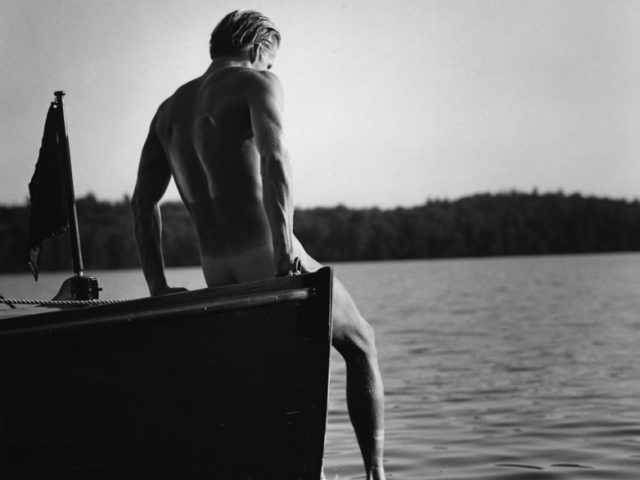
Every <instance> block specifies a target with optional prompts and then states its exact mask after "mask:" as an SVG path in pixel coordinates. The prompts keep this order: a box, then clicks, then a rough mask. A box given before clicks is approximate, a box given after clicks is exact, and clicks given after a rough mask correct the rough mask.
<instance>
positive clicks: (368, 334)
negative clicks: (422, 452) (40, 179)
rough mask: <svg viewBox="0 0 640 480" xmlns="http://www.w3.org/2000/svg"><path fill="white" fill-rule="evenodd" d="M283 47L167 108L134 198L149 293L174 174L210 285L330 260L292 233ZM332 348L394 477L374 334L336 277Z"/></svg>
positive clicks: (233, 59)
mask: <svg viewBox="0 0 640 480" xmlns="http://www.w3.org/2000/svg"><path fill="white" fill-rule="evenodd" d="M276 52H277V47H268V46H267V47H264V46H262V45H261V46H254V48H252V49H249V50H247V51H246V52H244V53H243V54H240V55H234V56H227V57H219V58H216V59H215V60H214V61H213V62H212V63H211V65H210V66H209V68H208V69H207V70H206V72H205V73H204V74H203V75H202V76H200V77H198V78H196V79H194V80H192V81H190V82H188V83H186V84H185V85H183V86H182V87H180V88H179V89H178V90H177V91H176V92H175V93H174V95H172V96H171V97H170V98H169V99H167V100H166V101H165V102H163V103H162V105H160V107H159V109H158V111H157V113H156V115H155V117H154V119H153V121H152V123H151V128H150V130H149V135H148V137H147V140H146V142H145V144H144V147H143V150H142V155H141V159H140V166H139V170H138V179H137V182H136V187H135V190H134V194H133V197H132V208H133V213H134V222H135V231H136V240H137V243H138V249H139V253H140V259H141V262H142V267H143V271H144V274H145V278H146V280H147V283H148V285H149V290H150V293H151V295H162V294H165V293H169V292H172V291H178V290H181V289H176V288H171V287H169V286H168V285H167V281H166V278H165V274H164V261H163V256H162V245H161V234H160V232H161V223H160V212H159V208H158V203H159V201H160V199H161V198H162V196H163V195H164V193H165V191H166V188H167V186H168V184H169V181H170V179H171V177H172V176H173V178H174V180H175V183H176V186H177V188H178V191H179V192H180V195H181V197H182V200H183V201H184V203H185V205H186V206H187V209H188V210H189V213H190V215H191V218H192V219H193V222H194V225H195V228H196V231H197V234H198V240H199V246H200V257H201V260H202V268H203V272H204V276H205V280H206V282H207V285H208V286H210V287H213V286H218V285H226V284H230V283H238V282H247V281H252V280H259V279H266V278H273V277H274V276H276V275H286V274H287V273H289V272H290V271H291V270H292V264H293V262H294V260H295V259H296V258H298V259H299V260H300V262H301V266H302V271H303V272H313V271H316V270H317V269H319V268H320V267H321V265H320V264H319V263H318V262H317V261H316V260H314V259H313V258H311V256H309V255H308V254H307V252H306V251H305V250H304V248H303V247H302V245H301V244H300V242H299V241H298V240H297V239H296V238H295V236H294V235H293V202H292V200H291V186H290V168H289V158H288V155H287V152H286V150H285V147H284V145H283V142H282V107H283V98H282V88H281V86H280V83H279V81H278V79H277V77H276V76H275V75H273V74H272V73H271V72H269V69H270V68H271V65H272V64H273V62H274V60H275V56H276ZM333 302H334V304H333V338H332V344H333V346H334V347H335V348H336V349H337V350H338V351H339V352H340V354H341V355H342V356H343V358H344V359H345V362H346V366H347V404H348V408H349V414H350V418H351V422H352V424H353V427H354V430H355V432H356V437H357V439H358V444H359V446H360V451H361V452H362V457H363V461H364V466H365V470H366V473H367V479H375V480H381V479H384V478H385V475H384V468H383V465H382V459H383V456H382V455H383V442H384V430H383V428H384V427H383V424H384V423H383V422H384V418H383V417H384V400H383V388H382V381H381V377H380V372H379V368H378V363H377V353H376V348H375V340H374V334H373V330H372V328H371V326H370V325H369V324H368V323H367V322H366V321H365V320H364V318H362V316H361V315H360V312H359V311H358V309H357V307H356V305H355V303H354V302H353V300H352V298H351V296H350V295H349V293H348V292H347V290H346V289H345V288H344V286H343V285H342V284H341V283H340V281H338V280H337V279H336V280H335V281H334V293H333Z"/></svg>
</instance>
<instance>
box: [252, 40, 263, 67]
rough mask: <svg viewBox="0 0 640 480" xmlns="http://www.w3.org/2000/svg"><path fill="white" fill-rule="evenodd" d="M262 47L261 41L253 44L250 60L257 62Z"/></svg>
mask: <svg viewBox="0 0 640 480" xmlns="http://www.w3.org/2000/svg"><path fill="white" fill-rule="evenodd" d="M261 47H262V45H260V44H259V43H254V44H253V45H251V50H249V61H250V62H251V63H255V62H256V60H258V57H259V55H260V49H261Z"/></svg>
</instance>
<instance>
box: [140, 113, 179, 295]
mask: <svg viewBox="0 0 640 480" xmlns="http://www.w3.org/2000/svg"><path fill="white" fill-rule="evenodd" d="M155 128H156V118H155V117H154V119H153V121H152V122H151V128H150V129H149V135H148V136H147V140H146V141H145V143H144V147H142V155H141V156H140V165H139V167H138V179H137V181H136V186H135V189H134V191H133V197H132V198H131V208H132V210H133V222H134V227H135V235H136V242H137V245H138V253H139V255H140V262H141V263H142V271H143V272H144V277H145V279H146V280H147V285H148V286H149V292H150V293H151V295H153V296H155V295H162V294H163V293H167V292H168V291H170V289H169V287H168V285H167V280H166V277H165V275H164V257H163V255H162V222H161V219H160V208H159V206H158V202H160V199H161V198H162V196H163V195H164V192H165V191H166V190H167V186H168V185H169V180H171V170H170V169H169V163H168V162H167V158H166V156H165V154H164V151H163V149H162V145H160V141H159V140H158V137H157V135H156V132H155Z"/></svg>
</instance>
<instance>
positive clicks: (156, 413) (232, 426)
mask: <svg viewBox="0 0 640 480" xmlns="http://www.w3.org/2000/svg"><path fill="white" fill-rule="evenodd" d="M331 284H332V272H331V269H329V268H323V269H321V270H319V271H318V272H316V273H312V274H300V275H291V276H288V277H283V278H277V279H272V280H265V281H259V282H252V283H247V284H238V285H229V286H224V287H219V288H209V289H202V290H196V291H189V292H183V293H174V294H169V295H165V296H160V297H150V298H142V299H136V300H130V301H124V302H118V303H112V304H104V305H94V304H95V303H99V301H94V302H93V303H92V302H91V301H88V302H84V303H82V302H79V304H82V305H84V304H90V305H92V306H73V307H56V308H44V307H33V306H30V307H22V306H18V307H16V308H14V309H9V307H8V306H4V305H2V304H0V310H1V311H2V315H0V478H2V479H3V480H22V479H35V478H38V479H65V480H74V479H95V480H103V479H105V480H106V479H119V480H120V479H124V480H128V479H136V480H143V479H154V480H155V479H172V480H174V479H205V478H206V479H225V480H226V479H229V480H236V479H237V480H250V479H251V480H275V479H278V480H294V479H296V480H311V479H313V480H317V479H319V478H321V475H322V473H321V472H322V459H323V451H324V439H325V428H326V419H327V395H328V382H329V353H330V341H331V291H332V290H331Z"/></svg>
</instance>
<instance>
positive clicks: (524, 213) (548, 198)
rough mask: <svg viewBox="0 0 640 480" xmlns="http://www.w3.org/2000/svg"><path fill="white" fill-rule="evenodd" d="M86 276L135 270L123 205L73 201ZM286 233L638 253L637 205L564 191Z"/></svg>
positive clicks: (1, 264) (350, 249) (329, 211)
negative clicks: (91, 271) (89, 271)
mask: <svg viewBox="0 0 640 480" xmlns="http://www.w3.org/2000/svg"><path fill="white" fill-rule="evenodd" d="M77 209H78V220H79V224H80V234H81V241H82V252H83V258H84V264H85V269H86V270H100V269H112V268H137V267H139V261H138V256H137V250H136V245H135V240H134V234H133V222H132V216H131V210H130V205H129V199H128V198H127V197H125V198H123V199H122V200H120V201H116V202H109V201H101V200H98V199H97V198H96V197H95V196H94V195H87V196H85V197H83V198H80V199H78V201H77ZM161 211H162V220H163V248H164V255H165V262H166V264H167V266H189V265H198V264H199V253H198V247H197V238H196V234H195V230H194V228H193V226H192V224H191V220H190V218H189V216H188V213H187V211H186V209H185V207H184V206H183V205H182V203H180V202H177V201H175V202H165V203H163V204H162V206H161ZM28 224H29V207H28V206H27V205H24V206H0V272H22V271H27V267H26V261H25V257H26V245H27V238H28ZM294 231H295V234H296V235H297V236H298V238H299V239H300V241H301V242H302V243H303V245H305V247H306V249H307V251H308V252H309V253H310V254H311V255H312V256H314V257H316V258H317V259H318V260H320V261H325V262H337V261H358V260H390V259H419V258H427V259H433V258H452V257H486V256H510V255H541V254H569V253H600V252H626V251H640V202H639V201H638V200H633V201H629V200H620V199H607V198H598V197H591V196H582V195H580V194H569V195H568V194H564V193H562V192H555V193H543V194H539V193H538V192H536V191H533V192H531V193H523V192H516V191H510V192H501V193H495V194H477V195H472V196H468V197H463V198H460V199H456V200H428V201H427V202H425V203H424V204H423V205H420V206H415V207H410V208H394V209H379V208H366V209H355V208H348V207H345V206H342V205H339V206H335V207H321V208H310V209H298V210H296V212H295V218H294ZM70 265H71V259H70V252H69V240H68V233H66V234H62V235H59V236H57V237H54V238H52V239H50V240H47V241H46V242H44V244H43V246H42V254H41V258H40V268H41V270H65V269H70V268H71V267H70Z"/></svg>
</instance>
